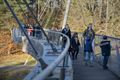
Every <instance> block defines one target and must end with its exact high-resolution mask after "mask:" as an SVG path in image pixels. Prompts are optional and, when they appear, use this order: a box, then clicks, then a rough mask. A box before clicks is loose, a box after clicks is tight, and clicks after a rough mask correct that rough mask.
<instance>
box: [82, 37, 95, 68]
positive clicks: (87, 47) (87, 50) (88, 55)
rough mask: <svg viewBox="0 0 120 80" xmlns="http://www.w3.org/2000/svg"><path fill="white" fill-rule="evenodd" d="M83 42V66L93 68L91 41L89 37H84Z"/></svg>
mask: <svg viewBox="0 0 120 80" xmlns="http://www.w3.org/2000/svg"><path fill="white" fill-rule="evenodd" d="M85 40H86V41H85V45H84V52H85V65H86V66H88V65H90V66H93V59H94V53H93V49H92V41H91V38H90V37H86V39H85Z"/></svg>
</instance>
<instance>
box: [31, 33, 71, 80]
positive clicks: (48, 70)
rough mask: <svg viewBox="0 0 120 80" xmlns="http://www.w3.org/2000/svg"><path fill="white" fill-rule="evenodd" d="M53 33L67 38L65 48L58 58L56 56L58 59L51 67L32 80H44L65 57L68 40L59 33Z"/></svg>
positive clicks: (68, 44)
mask: <svg viewBox="0 0 120 80" xmlns="http://www.w3.org/2000/svg"><path fill="white" fill-rule="evenodd" d="M55 33H59V34H61V35H62V36H65V37H66V38H67V42H66V46H65V48H64V50H63V52H62V53H61V54H60V56H58V58H57V59H56V60H55V61H54V62H53V63H52V64H51V65H49V66H48V67H47V68H46V69H44V71H43V72H42V73H40V74H38V75H37V76H36V77H35V78H34V79H33V80H44V79H45V78H46V77H47V76H48V75H50V73H52V71H53V70H54V69H55V68H56V67H57V65H58V64H59V63H60V62H61V61H62V60H63V59H64V57H65V56H66V55H67V52H68V48H69V46H70V40H69V38H68V37H67V36H66V35H64V34H62V33H60V32H55Z"/></svg>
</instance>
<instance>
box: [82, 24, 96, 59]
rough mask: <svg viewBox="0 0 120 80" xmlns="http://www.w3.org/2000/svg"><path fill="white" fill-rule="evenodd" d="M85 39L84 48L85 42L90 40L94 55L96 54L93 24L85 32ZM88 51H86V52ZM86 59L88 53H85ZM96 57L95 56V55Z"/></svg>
mask: <svg viewBox="0 0 120 80" xmlns="http://www.w3.org/2000/svg"><path fill="white" fill-rule="evenodd" d="M83 38H84V42H83V43H84V46H85V43H86V42H85V41H87V40H86V39H87V38H90V41H91V42H90V46H91V45H92V50H91V51H92V53H94V38H95V32H94V30H93V29H92V23H90V24H89V25H88V27H87V29H86V30H85V31H84V32H83ZM84 48H85V47H84ZM84 51H86V50H84ZM84 57H86V52H84ZM93 57H94V54H93Z"/></svg>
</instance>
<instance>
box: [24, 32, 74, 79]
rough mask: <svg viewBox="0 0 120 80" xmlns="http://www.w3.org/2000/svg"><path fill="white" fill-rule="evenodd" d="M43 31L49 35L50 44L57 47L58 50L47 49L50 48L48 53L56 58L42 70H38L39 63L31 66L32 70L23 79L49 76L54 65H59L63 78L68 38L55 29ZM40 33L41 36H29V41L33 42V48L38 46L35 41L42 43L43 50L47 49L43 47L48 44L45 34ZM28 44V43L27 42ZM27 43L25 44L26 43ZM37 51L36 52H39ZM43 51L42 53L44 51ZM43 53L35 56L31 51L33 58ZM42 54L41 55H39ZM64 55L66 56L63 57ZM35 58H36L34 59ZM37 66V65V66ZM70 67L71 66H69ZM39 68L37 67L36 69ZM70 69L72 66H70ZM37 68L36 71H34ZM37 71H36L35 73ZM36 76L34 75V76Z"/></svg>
mask: <svg viewBox="0 0 120 80" xmlns="http://www.w3.org/2000/svg"><path fill="white" fill-rule="evenodd" d="M36 31H40V30H35V32H36ZM45 33H46V35H47V36H48V35H49V37H48V38H49V41H50V43H51V44H52V45H54V46H55V47H56V48H57V50H58V52H53V51H52V49H50V48H49V50H51V51H50V52H49V53H51V55H53V56H54V55H57V56H58V58H56V60H55V61H53V62H52V63H50V65H49V66H48V67H47V68H46V69H44V70H43V71H40V65H39V64H37V65H36V66H35V67H34V68H33V70H32V71H31V72H30V73H29V74H28V75H27V76H26V77H25V79H24V80H44V79H45V78H47V76H49V75H50V74H51V73H52V72H53V70H54V69H56V67H58V66H61V67H60V68H61V72H62V73H60V74H64V75H60V76H61V77H60V78H61V79H62V78H63V79H64V78H65V67H66V66H68V62H67V61H68V59H69V58H68V57H67V53H68V48H69V46H70V41H69V38H68V37H67V36H66V35H64V34H62V33H61V32H57V31H51V30H45ZM40 34H41V36H37V35H38V34H35V35H34V36H32V35H31V36H29V37H30V39H31V41H32V42H33V44H34V47H35V48H37V47H38V46H36V45H35V43H37V45H38V44H40V45H42V47H43V48H44V50H47V49H45V46H47V47H48V46H49V43H48V42H47V41H46V38H45V36H44V34H42V33H40ZM63 36H64V37H66V39H67V42H66V44H65V45H66V46H65V48H64V49H63V48H62V45H63V42H62V37H63ZM33 40H35V41H33ZM28 44H29V43H28ZM26 45H27V44H26ZM27 47H29V46H27ZM27 47H26V49H27V51H28V52H29V53H31V52H33V51H30V47H29V48H27ZM36 50H38V49H36ZM39 52H42V51H39ZM39 52H38V53H39ZM44 52H45V51H43V53H44ZM43 53H39V55H40V56H39V55H38V56H35V55H34V52H33V53H31V55H32V56H33V57H34V58H38V57H44V56H45V54H43ZM41 54H42V55H41ZM65 56H66V57H65ZM36 60H37V59H36ZM61 63H62V64H63V63H65V65H61ZM38 66H39V67H38ZM71 67H72V66H71ZM38 68H39V69H38ZM71 69H72V68H71ZM36 70H37V71H36ZM36 72H37V73H36ZM35 76H36V77H35Z"/></svg>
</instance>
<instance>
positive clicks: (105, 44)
mask: <svg viewBox="0 0 120 80" xmlns="http://www.w3.org/2000/svg"><path fill="white" fill-rule="evenodd" d="M100 48H101V52H102V56H103V69H107V68H108V67H107V63H108V59H109V56H110V54H111V45H110V41H109V40H107V36H103V40H102V41H101V43H100Z"/></svg>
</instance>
